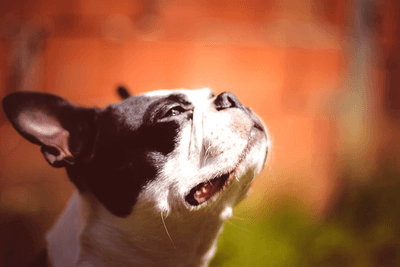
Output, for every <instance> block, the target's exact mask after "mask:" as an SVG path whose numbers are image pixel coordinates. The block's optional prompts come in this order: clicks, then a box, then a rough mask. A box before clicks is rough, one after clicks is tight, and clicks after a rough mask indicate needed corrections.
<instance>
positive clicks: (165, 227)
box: [161, 211, 176, 249]
mask: <svg viewBox="0 0 400 267" xmlns="http://www.w3.org/2000/svg"><path fill="white" fill-rule="evenodd" d="M161 220H162V222H163V225H164V229H165V232H166V233H167V235H168V237H169V240H171V243H172V246H173V247H174V249H176V247H175V244H174V241H172V238H171V236H170V234H169V232H168V229H167V225H166V224H165V221H164V217H163V213H162V211H161Z"/></svg>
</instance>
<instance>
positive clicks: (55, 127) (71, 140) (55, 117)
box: [3, 92, 96, 167]
mask: <svg viewBox="0 0 400 267" xmlns="http://www.w3.org/2000/svg"><path fill="white" fill-rule="evenodd" d="M3 108H4V111H5V113H6V115H7V117H8V119H9V120H10V122H11V123H12V125H13V126H14V128H15V129H16V130H17V131H18V132H19V133H20V134H21V135H22V136H23V137H24V138H26V139H27V140H29V141H30V142H32V143H34V144H38V145H40V146H41V151H42V153H43V155H44V157H45V159H46V160H47V162H48V163H49V164H50V165H52V166H53V167H65V166H68V165H72V164H74V163H75V161H76V157H77V156H78V157H79V155H81V154H82V152H84V147H83V144H84V142H83V141H82V140H85V139H88V138H84V137H85V135H87V134H90V133H89V132H90V126H88V124H93V123H94V120H95V113H96V112H95V109H89V108H82V107H78V106H75V105H73V104H72V103H70V102H68V101H66V100H64V99H63V98H60V97H58V96H55V95H51V94H45V93H34V92H17V93H13V94H10V95H8V96H7V97H5V98H4V100H3ZM85 145H86V144H85Z"/></svg>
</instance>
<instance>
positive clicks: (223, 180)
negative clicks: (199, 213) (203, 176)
mask: <svg viewBox="0 0 400 267" xmlns="http://www.w3.org/2000/svg"><path fill="white" fill-rule="evenodd" d="M233 175H234V174H233V173H231V172H230V173H226V174H223V175H221V176H218V177H215V178H213V179H211V180H209V181H207V182H205V183H201V184H198V185H197V186H195V187H194V188H192V190H190V193H189V194H188V195H187V196H186V198H185V200H186V202H187V203H189V204H190V205H193V206H197V205H200V204H202V203H204V202H206V201H207V200H209V199H210V198H212V197H213V196H214V195H216V194H217V193H219V192H221V191H222V190H224V189H225V188H226V186H227V184H228V182H229V181H230V180H231V177H232V176H233Z"/></svg>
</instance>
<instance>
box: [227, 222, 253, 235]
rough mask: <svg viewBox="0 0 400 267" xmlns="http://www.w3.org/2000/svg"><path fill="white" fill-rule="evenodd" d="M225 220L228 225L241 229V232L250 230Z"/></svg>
mask: <svg viewBox="0 0 400 267" xmlns="http://www.w3.org/2000/svg"><path fill="white" fill-rule="evenodd" d="M226 222H227V223H229V224H230V225H232V226H234V227H235V228H237V229H239V230H241V231H243V232H246V233H250V230H249V229H246V228H244V227H241V226H239V225H236V224H234V223H232V222H231V221H229V220H227V221H226Z"/></svg>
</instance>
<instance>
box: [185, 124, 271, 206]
mask: <svg viewBox="0 0 400 267" xmlns="http://www.w3.org/2000/svg"><path fill="white" fill-rule="evenodd" d="M264 137H265V133H264V131H263V130H262V129H260V128H259V127H254V128H253V129H252V131H251V132H250V134H249V140H248V143H247V146H246V148H245V150H244V151H243V153H242V154H241V155H240V156H239V157H238V158H239V160H238V164H237V165H236V168H234V169H233V170H231V171H229V172H227V173H224V174H222V175H220V176H217V177H213V178H211V179H210V180H208V181H206V182H202V183H200V184H198V185H196V186H195V187H193V188H192V189H191V190H190V192H189V194H188V195H186V197H185V200H186V202H187V203H189V204H190V205H192V206H198V205H201V204H204V203H207V202H210V201H212V199H214V198H215V197H216V196H217V195H219V194H221V193H222V192H223V191H225V189H226V188H227V187H228V186H229V185H230V184H231V182H232V181H233V180H234V179H238V177H236V176H237V171H236V170H237V169H238V166H239V165H240V164H241V163H242V162H243V161H244V159H245V158H246V157H247V155H248V154H249V153H250V150H251V149H252V148H253V147H254V146H255V145H256V143H257V142H258V141H260V139H262V138H264Z"/></svg>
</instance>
